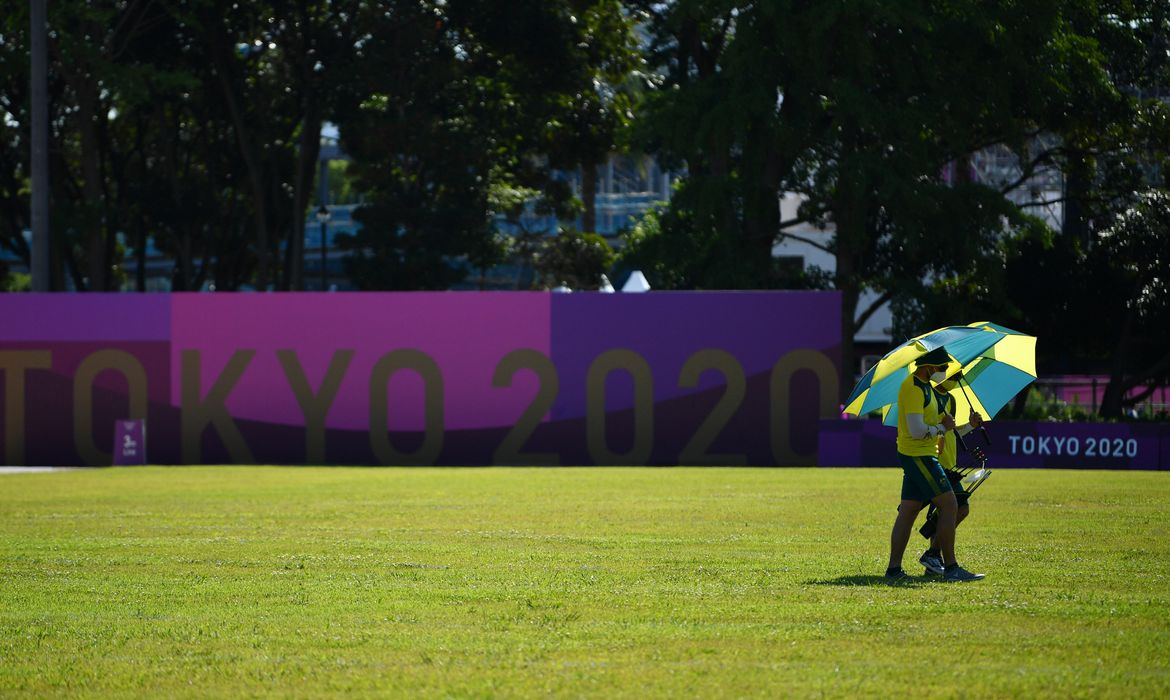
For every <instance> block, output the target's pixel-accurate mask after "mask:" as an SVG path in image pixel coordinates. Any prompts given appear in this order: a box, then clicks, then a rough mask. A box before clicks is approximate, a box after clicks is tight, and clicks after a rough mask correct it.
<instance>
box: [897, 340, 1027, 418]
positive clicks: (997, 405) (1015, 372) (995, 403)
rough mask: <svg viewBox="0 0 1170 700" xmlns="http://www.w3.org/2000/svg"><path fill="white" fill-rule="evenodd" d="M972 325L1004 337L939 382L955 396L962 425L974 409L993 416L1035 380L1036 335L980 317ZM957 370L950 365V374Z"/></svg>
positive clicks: (948, 371)
mask: <svg viewBox="0 0 1170 700" xmlns="http://www.w3.org/2000/svg"><path fill="white" fill-rule="evenodd" d="M969 327H970V328H981V329H987V330H989V331H992V332H994V333H996V334H1000V335H1002V337H1001V338H1000V339H999V340H998V341H996V342H995V344H993V345H991V346H989V347H988V348H987V349H985V350H983V351H982V352H980V353H979V355H978V356H976V357H975V358H974V359H971V360H970V361H968V362H965V363H964V364H963V374H962V378H961V379H960V380H958V381H955V380H954V379H948V381H946V382H943V383H942V384H941V385H940V386H941V388H942V389H943V390H944V391H947V392H948V393H950V394H951V395H952V396H954V397H955V414H956V415H955V422H956V423H958V424H960V425H962V424H963V423H966V422H968V421H969V420H971V411H973V410H974V411H978V412H979V413H980V415H982V416H983V418H984V419H991V418H994V417H995V415H996V414H997V413H999V411H1000V410H1001V409H1002V408H1003V407H1004V406H1006V405H1007V403H1008V402H1009V401H1011V400H1012V399H1013V398H1015V396H1016V395H1017V394H1019V393H1020V392H1021V391H1023V389H1024V388H1025V387H1027V386H1028V385H1029V384H1031V383H1032V382H1034V381H1035V380H1036V338H1035V337H1034V336H1030V335H1025V334H1024V333H1021V332H1019V331H1014V330H1012V329H1010V328H1005V327H1003V326H1000V325H997V324H994V323H989V322H987V321H980V322H978V323H972V324H971V325H970V326H969ZM956 371H957V368H956V367H954V366H951V367H948V368H947V376H948V377H951V376H953V375H954V374H955V373H956ZM882 422H883V423H885V424H886V425H897V424H898V407H897V404H896V403H895V404H894V405H892V406H891V407H890V408H889V409H888V410H887V411H886V413H885V415H884V416H883V417H882Z"/></svg>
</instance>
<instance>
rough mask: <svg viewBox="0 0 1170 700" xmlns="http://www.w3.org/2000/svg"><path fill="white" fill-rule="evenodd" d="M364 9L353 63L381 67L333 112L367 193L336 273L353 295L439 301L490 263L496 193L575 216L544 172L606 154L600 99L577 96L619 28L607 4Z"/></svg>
mask: <svg viewBox="0 0 1170 700" xmlns="http://www.w3.org/2000/svg"><path fill="white" fill-rule="evenodd" d="M369 9H370V11H369V12H367V13H365V14H363V15H362V16H361V18H360V22H361V26H362V27H363V29H362V31H363V36H364V39H363V41H362V45H361V48H360V52H359V53H360V60H361V61H362V62H363V63H364V64H366V65H372V66H379V67H381V69H379V70H368V71H363V72H362V73H361V74H360V75H357V76H354V81H353V83H352V85H351V86H350V91H349V95H350V99H349V101H348V102H347V103H345V104H343V106H342V108H341V109H340V110H339V113H338V124H339V126H340V129H341V140H342V145H343V147H344V149H345V150H346V152H347V153H349V154H350V155H351V156H352V157H353V163H352V164H351V168H350V169H351V171H352V172H353V173H354V174H355V178H356V181H357V183H358V185H359V187H360V188H361V189H362V190H363V191H364V192H365V195H366V197H365V202H366V205H365V206H363V207H361V208H360V209H359V210H358V211H357V213H356V214H355V218H356V219H357V220H359V221H360V222H361V223H362V229H361V231H360V232H359V233H358V234H357V235H356V236H354V237H351V238H350V239H348V240H346V241H345V242H344V243H343V245H345V246H346V247H347V248H348V249H349V250H351V251H352V254H351V256H350V257H349V259H348V263H347V264H348V270H349V272H350V274H351V276H352V277H353V279H354V280H355V282H356V283H357V284H358V286H359V287H361V288H364V289H445V288H447V287H449V286H451V285H452V284H454V283H457V282H459V281H460V280H462V279H463V278H464V277H465V276H466V275H467V274H468V273H469V271H470V270H471V269H473V268H477V267H480V266H481V265H482V264H483V261H484V260H488V259H491V258H493V256H494V255H496V254H497V253H498V246H496V245H494V244H493V242H492V241H493V240H494V229H495V225H494V221H493V214H494V212H493V209H492V204H493V201H495V195H494V194H493V193H495V192H498V191H499V190H500V189H501V188H512V189H523V188H528V189H531V190H535V191H538V192H540V193H541V200H542V201H541V203H540V206H541V207H544V208H545V209H547V210H548V211H551V212H554V213H555V214H556V216H557V217H558V218H567V217H568V216H570V215H572V214H573V213H575V207H574V202H573V201H572V193H571V192H570V191H569V189H568V187H567V186H566V184H565V183H564V181H563V179H560V178H557V177H555V176H554V170H556V169H557V168H564V167H571V166H575V165H576V164H577V163H581V162H585V161H587V160H589V159H591V158H594V159H595V158H596V157H597V155H596V154H597V153H598V152H599V151H600V150H603V148H606V147H607V146H605V145H604V143H603V142H604V141H605V139H604V138H600V137H597V136H595V135H594V132H595V131H596V130H595V129H594V127H593V126H589V124H590V123H591V122H590V119H591V118H592V117H590V114H592V113H593V112H595V111H596V105H597V104H598V102H599V101H600V100H601V98H600V97H598V98H594V97H590V95H592V94H594V93H595V92H596V91H597V87H596V86H595V80H596V79H597V77H598V76H599V75H610V74H611V73H615V72H620V70H621V68H620V66H622V65H624V64H623V63H622V60H623V59H622V58H621V57H620V56H619V54H621V52H622V51H624V50H625V49H626V46H627V39H626V38H625V35H623V34H622V31H625V33H626V34H628V26H627V24H626V21H625V19H624V18H623V16H622V15H621V13H620V6H619V5H618V4H617V3H615V2H611V1H609V0H599V1H595V2H577V1H575V2H569V1H567V0H560V1H557V2H546V1H543V0H539V1H538V0H527V1H525V2H518V3H510V4H508V5H505V6H501V5H499V4H498V3H493V2H487V1H485V0H463V1H460V2H433V3H431V2H424V3H415V2H409V3H408V2H399V3H391V4H389V5H385V6H381V5H380V6H378V7H376V8H373V7H371V8H369ZM375 10H376V11H375ZM615 27H616V29H615ZM615 34H616V37H615ZM594 116H596V115H594ZM582 125H585V126H582ZM579 127H581V128H579ZM598 128H600V127H598ZM602 131H603V130H602ZM599 138H600V140H599ZM599 144H602V145H599Z"/></svg>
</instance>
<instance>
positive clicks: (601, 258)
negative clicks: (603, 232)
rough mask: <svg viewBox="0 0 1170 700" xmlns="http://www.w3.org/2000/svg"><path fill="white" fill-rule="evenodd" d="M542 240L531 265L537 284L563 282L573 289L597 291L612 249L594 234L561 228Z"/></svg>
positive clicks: (612, 257) (607, 265) (612, 255)
mask: <svg viewBox="0 0 1170 700" xmlns="http://www.w3.org/2000/svg"><path fill="white" fill-rule="evenodd" d="M542 243H543V245H542V246H541V248H540V251H539V252H538V253H537V255H536V263H535V266H536V271H537V273H538V274H539V276H540V279H539V281H538V285H540V286H541V287H543V288H544V289H551V288H553V287H556V286H558V285H561V284H564V285H568V287H569V288H570V289H574V290H592V291H597V289H598V288H599V287H600V286H601V276H602V275H603V274H605V273H606V272H607V271H608V270H609V269H610V267H611V266H612V265H613V262H614V257H615V256H614V252H613V248H611V247H610V245H609V242H607V241H606V240H605V239H604V238H602V237H601V236H599V235H597V234H596V233H581V232H579V231H575V230H572V229H565V230H562V231H560V232H559V233H557V235H555V236H552V237H549V238H545V239H543V242H542Z"/></svg>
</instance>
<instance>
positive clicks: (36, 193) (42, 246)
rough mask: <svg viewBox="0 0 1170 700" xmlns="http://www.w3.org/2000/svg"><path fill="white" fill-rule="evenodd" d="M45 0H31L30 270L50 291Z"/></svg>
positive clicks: (35, 283) (39, 286) (38, 287)
mask: <svg viewBox="0 0 1170 700" xmlns="http://www.w3.org/2000/svg"><path fill="white" fill-rule="evenodd" d="M45 5H46V0H29V15H30V17H31V22H30V24H31V26H30V29H31V33H30V42H29V47H30V52H31V56H30V59H31V64H32V71H31V73H32V77H31V85H30V86H29V87H30V93H31V98H32V110H31V111H32V114H31V119H32V124H31V127H32V129H31V131H32V134H31V136H32V139H31V140H32V153H31V154H30V155H31V158H30V160H31V161H32V196H31V197H30V200H31V209H32V217H31V218H32V251H31V258H32V259H31V261H30V269H29V272H30V273H31V274H32V289H33V291H34V292H47V291H49V287H50V285H49V256H50V245H49V87H48V74H49V62H48V51H47V46H46V43H47V36H46V33H47V32H46V28H45V25H46V24H47V23H48V17H47V12H46V7H45Z"/></svg>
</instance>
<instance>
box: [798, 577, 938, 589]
mask: <svg viewBox="0 0 1170 700" xmlns="http://www.w3.org/2000/svg"><path fill="white" fill-rule="evenodd" d="M939 581H942V577H941V576H931V577H929V578H928V577H926V576H911V577H910V578H905V579H901V580H894V581H891V580H890V579H887V578H886V577H885V576H882V575H880V574H879V575H876V576H875V575H865V574H854V575H852V576H838V577H836V578H828V579H813V580H811V581H805V583H806V584H808V585H810V586H886V587H894V588H918V587H920V586H929V585H931V584H934V583H937V582H939Z"/></svg>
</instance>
